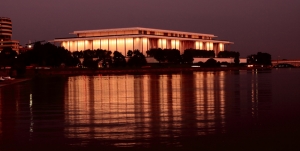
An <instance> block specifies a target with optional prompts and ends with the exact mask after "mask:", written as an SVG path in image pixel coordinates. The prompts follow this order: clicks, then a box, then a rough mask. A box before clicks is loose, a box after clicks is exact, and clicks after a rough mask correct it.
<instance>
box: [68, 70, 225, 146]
mask: <svg viewBox="0 0 300 151" xmlns="http://www.w3.org/2000/svg"><path fill="white" fill-rule="evenodd" d="M224 76H225V73H224V72H216V73H213V72H205V73H200V72H195V73H193V74H173V75H120V76H101V75H99V76H93V77H88V76H77V77H69V78H68V82H67V84H66V88H65V92H66V94H65V99H64V100H65V122H66V123H67V126H66V127H65V135H66V137H68V138H81V139H113V140H118V139H121V140H151V139H157V138H166V139H164V140H167V139H168V140H170V139H175V138H177V137H183V136H188V137H191V136H196V135H207V134H213V133H225V129H224V126H225V92H224V86H225V84H224V82H225V81H224ZM175 143H176V141H175Z"/></svg>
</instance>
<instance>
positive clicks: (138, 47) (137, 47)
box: [133, 38, 142, 52]
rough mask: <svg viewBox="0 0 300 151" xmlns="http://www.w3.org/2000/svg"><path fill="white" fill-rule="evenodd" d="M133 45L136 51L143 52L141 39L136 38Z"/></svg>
mask: <svg viewBox="0 0 300 151" xmlns="http://www.w3.org/2000/svg"><path fill="white" fill-rule="evenodd" d="M133 43H134V44H133V45H134V50H140V52H141V51H142V50H141V38H134V41H133Z"/></svg>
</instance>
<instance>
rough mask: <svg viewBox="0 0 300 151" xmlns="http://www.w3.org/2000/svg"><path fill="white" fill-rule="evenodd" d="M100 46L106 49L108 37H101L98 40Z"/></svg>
mask: <svg viewBox="0 0 300 151" xmlns="http://www.w3.org/2000/svg"><path fill="white" fill-rule="evenodd" d="M100 41H101V42H100V47H101V49H102V50H108V39H101V40H100Z"/></svg>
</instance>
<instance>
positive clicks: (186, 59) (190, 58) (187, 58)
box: [181, 51, 194, 63]
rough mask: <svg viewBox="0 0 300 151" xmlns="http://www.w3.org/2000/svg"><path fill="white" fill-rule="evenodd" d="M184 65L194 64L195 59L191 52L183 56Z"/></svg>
mask: <svg viewBox="0 0 300 151" xmlns="http://www.w3.org/2000/svg"><path fill="white" fill-rule="evenodd" d="M181 57H182V62H183V63H193V61H194V57H193V54H192V52H191V51H184V53H183V54H182V55H181Z"/></svg>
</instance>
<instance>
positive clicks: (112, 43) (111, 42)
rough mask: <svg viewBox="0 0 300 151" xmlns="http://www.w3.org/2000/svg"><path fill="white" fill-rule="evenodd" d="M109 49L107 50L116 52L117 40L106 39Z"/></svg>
mask: <svg viewBox="0 0 300 151" xmlns="http://www.w3.org/2000/svg"><path fill="white" fill-rule="evenodd" d="M108 41H109V47H108V49H109V50H110V51H112V52H114V51H116V50H117V39H108Z"/></svg>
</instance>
